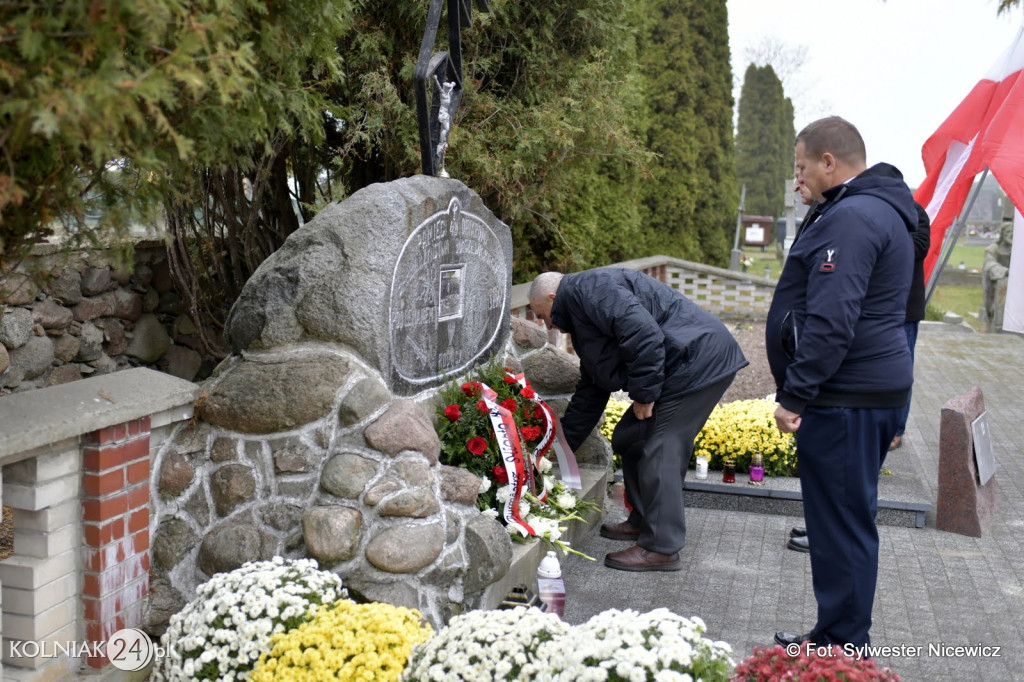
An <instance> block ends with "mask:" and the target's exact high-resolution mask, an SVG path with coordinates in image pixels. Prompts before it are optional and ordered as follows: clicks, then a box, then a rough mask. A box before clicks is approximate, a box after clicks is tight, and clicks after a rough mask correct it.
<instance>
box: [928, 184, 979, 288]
mask: <svg viewBox="0 0 1024 682" xmlns="http://www.w3.org/2000/svg"><path fill="white" fill-rule="evenodd" d="M987 177H988V167H987V166H986V167H985V171H984V172H983V173H982V174H981V180H980V181H978V182H976V183H975V184H974V186H973V187H972V188H971V195H970V197H968V199H967V208H965V209H964V210H963V211H961V212H960V218H959V219H958V220H957V221H956V225H955V226H954V229H952V230H949V232H947V233H946V243H945V244H943V245H942V250H943V251H944V252H945V253H944V255H943V256H942V260H941V261H939V263H938V264H937V265H936V267H935V269H933V270H932V276H931V278H930V279H929V280H928V291H927V293H926V294H925V297H924V305H925V307H927V306H928V302H929V301H930V300H931V299H932V294H933V293H934V292H935V287H936V285H938V283H939V275H941V274H942V268H944V267H946V263H947V262H948V261H949V257H950V256H951V255H952V254H953V247H954V246H956V242H957V240H958V239H960V233H961V232H963V229H964V225H966V224H967V216H969V215H970V214H971V209H972V208H974V200H975V199H977V198H978V194H980V193H981V186H982V185H983V184H985V178H987ZM950 232H952V233H953V236H952V238H951V237H950Z"/></svg>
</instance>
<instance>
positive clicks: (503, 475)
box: [491, 464, 508, 484]
mask: <svg viewBox="0 0 1024 682" xmlns="http://www.w3.org/2000/svg"><path fill="white" fill-rule="evenodd" d="M491 473H492V474H494V482H495V483H501V484H505V483H508V471H507V470H506V469H505V467H504V466H502V465H501V464H498V465H497V466H495V467H494V468H493V469H491Z"/></svg>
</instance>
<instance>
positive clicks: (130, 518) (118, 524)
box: [82, 417, 150, 668]
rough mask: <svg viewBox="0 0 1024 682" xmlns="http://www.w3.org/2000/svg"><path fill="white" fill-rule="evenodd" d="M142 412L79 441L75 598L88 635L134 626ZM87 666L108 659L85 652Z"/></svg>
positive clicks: (141, 568) (140, 582)
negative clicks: (79, 558)
mask: <svg viewBox="0 0 1024 682" xmlns="http://www.w3.org/2000/svg"><path fill="white" fill-rule="evenodd" d="M149 431H150V418H149V417H145V418H143V419H137V420H134V421H130V422H127V423H124V424H116V425H114V426H108V427H106V428H103V429H100V430H99V431H93V432H92V433H89V434H87V435H86V436H85V437H84V439H83V446H82V529H83V548H82V551H83V554H84V556H83V570H84V574H83V582H82V602H83V607H84V611H83V612H84V617H85V634H86V640H87V641H89V642H106V641H107V640H108V639H109V638H110V636H111V635H113V634H114V633H115V632H117V631H118V630H120V629H122V628H133V627H138V626H140V625H142V622H143V617H144V609H145V604H146V598H147V596H148V594H149V454H150V453H149ZM86 662H87V664H88V665H89V667H91V668H102V667H104V666H106V665H107V664H108V661H107V659H106V657H102V656H100V657H90V658H88V659H87V661H86Z"/></svg>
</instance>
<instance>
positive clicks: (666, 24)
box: [640, 0, 739, 265]
mask: <svg viewBox="0 0 1024 682" xmlns="http://www.w3.org/2000/svg"><path fill="white" fill-rule="evenodd" d="M646 4H647V7H648V12H647V24H646V26H645V29H644V32H643V40H642V41H641V49H640V57H641V64H642V66H643V72H644V74H645V87H644V92H645V98H646V103H647V117H646V119H647V127H646V144H647V148H648V150H649V151H651V152H653V153H655V154H657V162H656V163H655V164H653V166H652V168H651V178H650V181H649V182H645V183H644V185H643V188H644V191H643V197H644V208H645V214H644V217H645V223H646V224H647V226H648V228H649V229H650V230H651V232H652V234H651V236H650V240H651V252H652V253H663V254H667V255H670V256H676V257H681V258H687V259H690V260H695V261H699V262H709V263H714V264H718V265H724V264H726V263H727V262H728V255H729V234H730V229H731V228H730V225H731V224H734V222H735V210H736V206H737V204H738V199H739V197H738V191H737V189H736V183H735V170H734V165H733V161H734V149H733V136H732V71H731V68H730V66H729V40H728V15H727V12H726V6H725V3H724V2H710V3H709V2H701V1H700V0H648V2H647V3H646Z"/></svg>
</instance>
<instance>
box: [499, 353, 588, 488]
mask: <svg viewBox="0 0 1024 682" xmlns="http://www.w3.org/2000/svg"><path fill="white" fill-rule="evenodd" d="M506 374H507V375H508V376H509V377H511V378H512V379H513V380H514V381H515V383H517V384H519V386H520V391H519V394H520V395H521V396H523V397H524V398H526V399H527V400H529V401H531V402H532V403H534V404H535V405H537V406H538V407H539V408H540V409H541V411H542V412H543V413H544V435H543V436H542V437H541V439H540V441H539V442H538V443H537V445H536V446H535V447H534V448H533V452H532V453H531V454H530V456H531V459H532V461H533V465H534V466H537V463H538V462H540V460H541V458H543V457H545V456H546V455H547V454H548V451H549V450H551V448H552V447H554V449H555V457H556V458H557V460H558V472H559V473H560V474H561V478H562V483H564V484H565V485H566V486H567V487H569V488H573V489H575V490H582V489H583V482H582V480H581V479H580V468H579V465H578V464H577V463H576V456H575V455H574V454H573V452H572V450H571V449H570V448H569V444H568V443H566V441H565V434H563V433H562V424H561V422H559V421H558V415H556V414H555V411H554V410H553V409H551V407H550V406H549V405H548V404H547V403H546V402H544V401H543V400H541V399H540V396H539V395H537V392H536V391H534V390H533V388H531V387H530V382H529V380H528V379H527V378H526V375H525V374H523V373H522V372H520V373H519V374H513V373H512V372H506ZM542 494H543V496H544V497H543V498H542V499H544V498H546V497H547V490H544V491H543V492H542Z"/></svg>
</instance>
